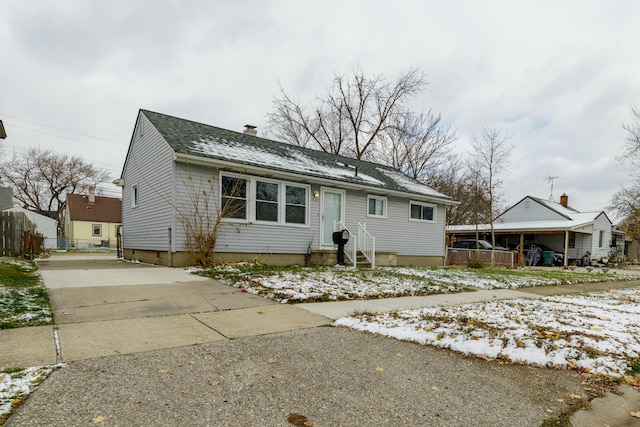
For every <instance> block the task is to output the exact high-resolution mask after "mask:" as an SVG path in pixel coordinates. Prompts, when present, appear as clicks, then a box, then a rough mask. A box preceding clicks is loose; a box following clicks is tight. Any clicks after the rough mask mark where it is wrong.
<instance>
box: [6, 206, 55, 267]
mask: <svg viewBox="0 0 640 427" xmlns="http://www.w3.org/2000/svg"><path fill="white" fill-rule="evenodd" d="M0 231H1V232H0V252H2V256H15V257H23V258H26V257H30V258H33V257H34V256H36V255H40V253H41V252H42V250H43V246H44V237H43V236H42V234H40V233H38V232H36V226H35V224H33V223H32V222H31V221H29V219H28V218H27V216H26V215H25V214H24V213H23V212H0Z"/></svg>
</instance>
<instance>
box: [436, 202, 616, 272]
mask: <svg viewBox="0 0 640 427" xmlns="http://www.w3.org/2000/svg"><path fill="white" fill-rule="evenodd" d="M568 203H569V198H568V196H567V195H566V194H563V195H562V196H561V197H560V203H556V202H552V201H549V200H543V199H540V198H537V197H532V196H527V197H525V198H524V199H522V200H520V201H519V202H518V203H516V204H515V205H513V206H512V207H510V208H509V209H507V210H506V211H505V212H504V213H503V214H502V215H500V216H499V217H498V218H496V220H495V221H494V233H495V235H496V244H497V245H500V246H505V247H508V248H514V247H516V246H517V245H519V244H521V243H524V242H529V241H531V242H537V243H540V244H543V245H546V246H549V247H550V248H551V249H554V250H556V251H559V252H562V253H564V259H565V264H568V263H571V262H574V261H575V262H576V263H577V264H583V263H584V262H586V261H587V260H596V261H597V260H600V259H601V258H607V257H608V255H609V253H610V252H611V251H612V250H614V249H616V247H615V245H616V244H617V243H616V240H615V239H613V238H612V224H611V220H610V219H609V217H608V216H607V214H606V213H604V211H594V212H579V211H577V210H576V209H574V208H572V207H570V206H569V204H568ZM475 229H476V226H475V225H457V226H449V227H447V234H448V236H449V239H450V240H455V239H458V238H469V237H470V236H474V235H475ZM478 229H479V231H480V235H481V236H483V237H482V238H485V236H486V239H487V240H491V238H490V232H491V230H490V226H489V224H481V225H479V226H478ZM463 236H464V237H463ZM619 240H620V239H618V241H619ZM612 245H613V247H612ZM521 247H522V246H521Z"/></svg>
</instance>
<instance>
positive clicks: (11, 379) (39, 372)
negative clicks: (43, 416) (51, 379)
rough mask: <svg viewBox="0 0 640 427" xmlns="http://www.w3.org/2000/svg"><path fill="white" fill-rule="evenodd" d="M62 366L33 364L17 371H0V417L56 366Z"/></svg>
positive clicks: (9, 410)
mask: <svg viewBox="0 0 640 427" xmlns="http://www.w3.org/2000/svg"><path fill="white" fill-rule="evenodd" d="M61 366H63V365H62V364H60V365H53V366H34V367H31V368H26V369H23V370H21V371H17V372H11V373H7V372H0V417H1V416H3V415H6V414H8V413H9V412H11V407H12V406H13V405H14V404H16V403H18V402H19V401H22V400H24V399H25V398H26V397H27V396H28V395H29V394H31V392H32V391H33V389H34V388H35V387H36V386H37V385H38V384H40V383H41V382H42V381H43V380H44V379H45V378H47V376H48V375H49V374H50V373H51V372H52V371H53V370H54V369H56V368H58V367H61Z"/></svg>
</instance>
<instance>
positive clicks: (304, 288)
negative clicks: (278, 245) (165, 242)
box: [218, 267, 462, 303]
mask: <svg viewBox="0 0 640 427" xmlns="http://www.w3.org/2000/svg"><path fill="white" fill-rule="evenodd" d="M218 271H223V272H235V271H234V270H232V269H229V268H226V269H225V270H218ZM241 277H242V279H243V280H241V281H235V282H234V285H235V286H243V287H244V289H246V291H247V292H251V293H255V294H262V295H266V296H267V297H268V298H271V299H273V300H276V301H280V302H282V303H288V302H292V301H295V302H300V301H318V300H328V301H337V300H350V299H366V298H378V297H394V296H405V295H428V294H435V293H452V292H460V291H461V290H462V289H460V288H458V287H456V286H455V285H453V284H449V283H442V284H441V283H434V282H432V281H429V280H425V279H424V278H421V277H417V276H415V275H406V276H402V275H397V274H389V273H385V272H383V273H379V272H378V271H376V270H373V271H363V270H357V269H353V268H345V267H336V268H326V269H307V268H300V269H297V270H295V271H275V272H273V273H267V274H265V275H260V274H251V273H247V274H243V275H241Z"/></svg>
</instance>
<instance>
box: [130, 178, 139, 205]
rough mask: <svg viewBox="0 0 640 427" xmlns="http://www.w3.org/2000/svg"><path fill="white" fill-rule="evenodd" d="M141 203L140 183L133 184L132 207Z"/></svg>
mask: <svg viewBox="0 0 640 427" xmlns="http://www.w3.org/2000/svg"><path fill="white" fill-rule="evenodd" d="M139 205H140V191H139V187H138V184H133V185H132V186H131V207H132V208H137V207H138V206H139Z"/></svg>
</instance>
